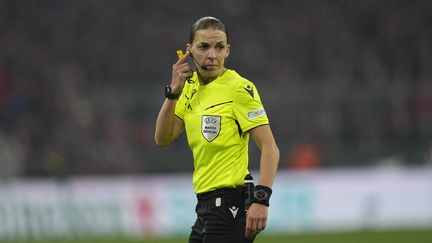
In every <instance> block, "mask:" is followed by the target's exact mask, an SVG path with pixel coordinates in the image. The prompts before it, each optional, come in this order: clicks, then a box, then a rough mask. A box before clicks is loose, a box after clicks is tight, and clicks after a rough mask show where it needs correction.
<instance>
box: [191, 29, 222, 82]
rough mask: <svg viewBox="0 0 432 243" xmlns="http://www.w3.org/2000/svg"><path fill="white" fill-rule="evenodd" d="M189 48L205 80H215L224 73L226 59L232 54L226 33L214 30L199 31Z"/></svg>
mask: <svg viewBox="0 0 432 243" xmlns="http://www.w3.org/2000/svg"><path fill="white" fill-rule="evenodd" d="M187 47H188V48H189V50H190V51H191V53H192V55H193V57H194V62H195V65H196V67H197V71H198V72H199V73H200V75H201V76H202V77H203V78H204V79H207V80H213V79H215V78H217V77H219V76H220V75H221V74H222V73H223V71H224V63H225V58H227V57H228V55H229V52H230V46H229V44H228V43H227V36H226V34H225V32H223V31H221V30H216V29H212V28H211V29H201V30H198V31H196V32H195V38H194V40H193V43H191V44H188V46H187Z"/></svg>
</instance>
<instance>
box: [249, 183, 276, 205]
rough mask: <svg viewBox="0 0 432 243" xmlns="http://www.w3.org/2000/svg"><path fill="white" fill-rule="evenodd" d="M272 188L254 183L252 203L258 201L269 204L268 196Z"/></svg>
mask: <svg viewBox="0 0 432 243" xmlns="http://www.w3.org/2000/svg"><path fill="white" fill-rule="evenodd" d="M272 192H273V191H272V189H271V188H270V187H267V186H262V185H256V186H255V189H254V194H253V198H252V203H259V204H262V205H266V206H267V207H268V206H270V196H271V194H272Z"/></svg>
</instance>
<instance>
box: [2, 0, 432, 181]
mask: <svg viewBox="0 0 432 243" xmlns="http://www.w3.org/2000/svg"><path fill="white" fill-rule="evenodd" d="M192 3H193V1H192V0H187V1H182V2H176V1H168V0H160V1H120V2H119V1H98V0H89V1H68V2H58V1H42V2H41V1H35V2H32V1H26V0H0V151H1V152H0V166H1V170H0V176H5V175H8V176H13V175H28V176H38V175H73V174H105V173H143V172H149V171H150V172H159V171H161V172H163V171H178V170H188V169H190V168H191V167H192V166H193V165H192V161H191V159H190V158H191V157H190V154H187V153H186V152H183V150H181V149H179V148H181V147H182V146H183V145H182V144H177V145H178V146H176V145H174V146H171V147H170V148H162V149H161V148H157V147H156V146H155V145H153V137H152V134H153V129H154V128H153V127H152V126H153V125H152V124H153V123H154V122H153V120H154V119H155V117H156V112H157V110H158V107H159V106H160V103H161V100H162V99H163V92H162V88H163V86H164V85H165V84H166V80H168V79H169V77H170V67H171V66H172V64H173V62H174V61H175V60H176V54H175V50H177V49H179V48H183V47H184V46H185V43H186V42H187V40H186V39H182V38H179V36H184V33H187V32H188V30H189V27H190V25H191V20H193V19H196V18H197V17H200V16H196V13H197V12H201V13H203V14H210V15H216V16H220V17H221V18H223V19H224V20H225V21H226V22H227V23H228V25H229V26H230V27H231V35H233V38H232V39H233V40H235V42H233V43H231V47H232V48H234V49H235V51H233V52H232V54H231V55H230V58H229V60H228V65H227V66H228V67H229V66H230V64H231V63H232V64H235V65H236V66H237V67H238V69H240V70H239V71H241V72H243V73H249V74H250V75H251V76H249V77H247V78H248V79H250V80H251V81H253V82H254V83H255V84H256V85H257V86H258V87H259V89H260V90H262V93H263V97H262V99H263V101H264V103H265V104H267V105H266V107H270V108H269V110H268V111H267V112H268V114H269V117H270V120H271V122H272V127H273V129H274V130H275V131H274V133H275V135H276V139H277V140H278V144H279V146H280V148H281V150H282V151H281V152H282V153H281V154H286V155H288V154H291V151H292V149H294V148H292V147H291V145H292V144H297V143H300V142H301V141H302V136H303V134H305V133H307V134H310V135H309V138H310V139H309V141H310V142H311V143H312V144H319V145H320V148H319V153H318V152H315V148H312V147H309V145H305V147H300V148H296V149H294V150H295V151H296V152H294V154H292V156H293V157H294V158H291V157H286V158H281V159H284V160H288V161H295V162H290V163H294V164H295V166H296V167H297V166H300V167H301V166H304V164H308V165H307V166H318V165H320V166H324V167H325V166H338V165H343V166H349V165H352V166H357V165H367V164H373V163H375V161H379V160H380V159H385V158H391V157H394V156H396V157H397V158H400V160H401V161H403V163H404V164H405V165H421V164H424V163H426V161H427V159H426V158H427V156H426V155H427V154H428V153H430V144H431V143H432V126H431V125H430V124H432V108H431V107H432V105H431V100H432V98H431V97H432V95H431V94H432V89H431V83H432V82H431V81H432V44H431V43H432V32H431V31H430V26H431V25H432V17H431V16H432V3H431V1H427V0H415V1H402V0H396V1H392V3H391V4H389V3H388V2H387V1H369V0H368V1H364V0H356V1H349V2H347V1H342V0H340V1H331V2H328V1H300V0H296V1H283V2H281V1H277V2H276V1H258V0H252V1H239V2H235V3H234V2H232V1H228V0H223V1H221V2H220V3H219V2H218V3H216V2H214V3H213V2H208V3H206V4H199V5H196V4H192ZM191 5H194V9H193V10H192V9H190V8H189V7H188V6H191ZM238 43H242V44H241V45H239V44H238ZM164 80H165V81H164ZM276 107H277V109H276ZM178 143H186V140H185V139H181V140H180V142H178ZM283 150H285V151H283ZM172 154H176V155H177V156H176V161H172V160H173V157H172ZM288 156H289V155H288ZM252 157H253V156H252ZM429 157H430V156H429ZM251 160H254V158H251ZM294 164H293V166H294ZM9 166H10V167H9ZM6 167H8V170H6V169H3V168H6ZM251 169H253V168H251Z"/></svg>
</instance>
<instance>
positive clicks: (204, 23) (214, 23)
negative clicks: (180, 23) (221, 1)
mask: <svg viewBox="0 0 432 243" xmlns="http://www.w3.org/2000/svg"><path fill="white" fill-rule="evenodd" d="M209 28H212V29H215V30H221V31H223V32H225V34H226V37H227V42H228V31H227V28H226V27H225V24H224V23H222V21H220V20H219V19H218V18H215V17H211V16H206V17H202V18H200V19H198V20H197V21H196V22H195V23H194V24H193V25H192V27H191V30H190V34H189V43H190V44H192V42H193V41H194V38H195V32H197V31H198V30H201V29H209Z"/></svg>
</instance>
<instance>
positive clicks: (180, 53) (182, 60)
mask: <svg viewBox="0 0 432 243" xmlns="http://www.w3.org/2000/svg"><path fill="white" fill-rule="evenodd" d="M177 56H178V58H179V60H178V61H177V64H182V63H186V62H187V60H188V58H189V56H190V51H189V50H187V51H186V53H185V54H183V51H182V50H178V51H177Z"/></svg>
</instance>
